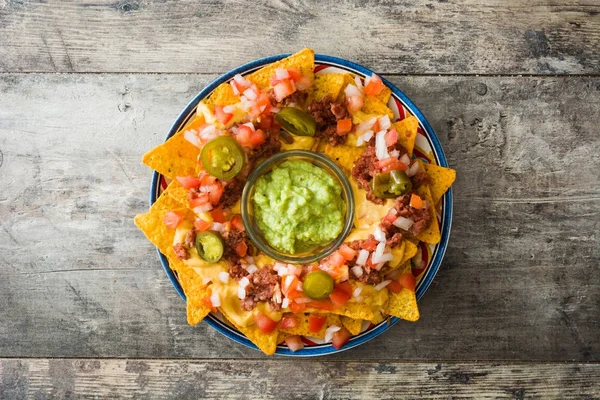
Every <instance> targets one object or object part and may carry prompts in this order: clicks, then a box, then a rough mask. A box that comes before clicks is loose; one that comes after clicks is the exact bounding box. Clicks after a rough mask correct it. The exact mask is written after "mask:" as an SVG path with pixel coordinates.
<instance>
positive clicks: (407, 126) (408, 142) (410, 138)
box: [392, 116, 419, 157]
mask: <svg viewBox="0 0 600 400" xmlns="http://www.w3.org/2000/svg"><path fill="white" fill-rule="evenodd" d="M392 126H393V127H394V128H396V132H398V142H399V143H400V144H401V145H402V147H404V148H405V149H406V151H407V152H408V155H409V157H412V153H413V149H414V147H415V139H416V138H417V128H419V120H418V119H417V118H416V117H414V116H410V117H408V118H404V119H403V120H402V121H398V122H395V123H394V124H393V125H392Z"/></svg>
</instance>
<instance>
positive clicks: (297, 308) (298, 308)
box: [290, 301, 306, 314]
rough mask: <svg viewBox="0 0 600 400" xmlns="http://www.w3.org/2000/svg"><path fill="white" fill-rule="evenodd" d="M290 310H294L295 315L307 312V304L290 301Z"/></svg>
mask: <svg viewBox="0 0 600 400" xmlns="http://www.w3.org/2000/svg"><path fill="white" fill-rule="evenodd" d="M290 310H292V312H293V313H294V314H298V313H301V312H304V310H306V304H304V303H296V302H295V301H290Z"/></svg>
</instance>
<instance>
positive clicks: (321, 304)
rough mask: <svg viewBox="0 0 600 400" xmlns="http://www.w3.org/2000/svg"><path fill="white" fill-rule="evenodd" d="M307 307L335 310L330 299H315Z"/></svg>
mask: <svg viewBox="0 0 600 400" xmlns="http://www.w3.org/2000/svg"><path fill="white" fill-rule="evenodd" d="M307 307H312V308H318V309H319V310H327V311H333V310H334V308H335V307H334V306H333V303H332V302H331V301H329V300H314V301H311V302H310V303H308V304H307Z"/></svg>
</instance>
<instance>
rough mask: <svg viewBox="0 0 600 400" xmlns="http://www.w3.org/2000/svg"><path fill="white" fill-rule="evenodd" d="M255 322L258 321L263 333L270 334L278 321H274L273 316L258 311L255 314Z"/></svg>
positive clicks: (257, 324) (257, 323)
mask: <svg viewBox="0 0 600 400" xmlns="http://www.w3.org/2000/svg"><path fill="white" fill-rule="evenodd" d="M254 322H256V326H258V329H260V330H261V332H262V333H265V334H267V335H268V334H269V333H271V332H273V331H274V330H275V328H277V321H273V320H272V319H271V318H269V317H267V316H266V315H265V314H263V313H261V312H257V313H256V314H254Z"/></svg>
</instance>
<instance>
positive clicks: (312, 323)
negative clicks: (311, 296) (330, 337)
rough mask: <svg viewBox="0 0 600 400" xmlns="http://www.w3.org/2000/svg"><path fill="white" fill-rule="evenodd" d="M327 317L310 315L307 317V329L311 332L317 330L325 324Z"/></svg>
mask: <svg viewBox="0 0 600 400" xmlns="http://www.w3.org/2000/svg"><path fill="white" fill-rule="evenodd" d="M325 321H327V317H319V316H317V315H311V316H310V317H308V330H309V331H311V332H319V331H320V330H321V328H323V325H325Z"/></svg>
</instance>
